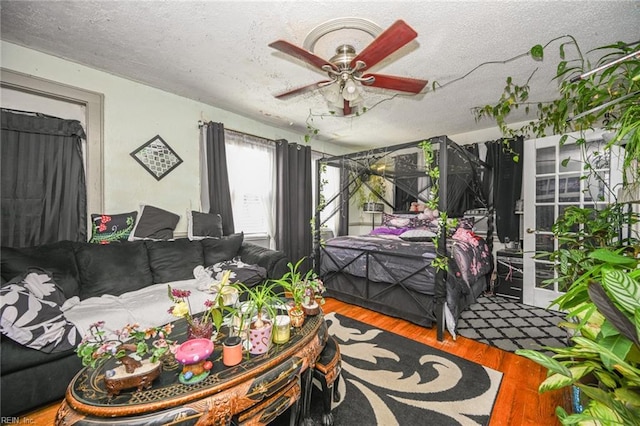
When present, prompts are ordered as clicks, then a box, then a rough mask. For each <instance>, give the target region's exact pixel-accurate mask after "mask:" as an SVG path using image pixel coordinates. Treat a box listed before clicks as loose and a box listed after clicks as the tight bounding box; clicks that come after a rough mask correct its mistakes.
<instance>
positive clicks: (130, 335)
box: [76, 321, 177, 368]
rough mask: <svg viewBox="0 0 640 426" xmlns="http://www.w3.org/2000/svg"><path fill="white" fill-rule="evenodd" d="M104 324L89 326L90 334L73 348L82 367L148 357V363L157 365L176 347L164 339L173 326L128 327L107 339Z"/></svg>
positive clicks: (116, 331)
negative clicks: (149, 358)
mask: <svg viewBox="0 0 640 426" xmlns="http://www.w3.org/2000/svg"><path fill="white" fill-rule="evenodd" d="M104 325H105V322H104V321H99V322H97V323H94V324H91V326H90V327H89V333H88V334H87V335H86V336H85V337H84V338H83V339H82V341H81V342H80V344H79V345H78V347H77V348H76V354H77V355H78V357H80V359H82V365H84V366H85V367H87V366H91V367H93V368H95V367H96V366H97V365H99V364H101V363H102V362H104V361H106V360H107V359H109V358H117V359H123V358H125V357H136V358H142V357H143V356H144V355H147V354H151V362H156V361H158V359H160V357H162V356H163V355H164V354H165V353H167V352H168V351H170V350H172V349H175V348H176V347H177V345H176V344H175V342H173V341H171V340H169V339H168V338H167V337H168V336H169V334H171V331H172V330H173V324H166V325H163V326H161V327H151V328H147V329H144V330H142V329H140V326H139V325H138V324H127V325H126V326H125V327H123V328H122V329H120V330H115V331H114V335H115V337H107V332H106V331H105V329H104ZM151 339H155V340H154V341H153V342H151V345H149V343H148V341H149V340H151Z"/></svg>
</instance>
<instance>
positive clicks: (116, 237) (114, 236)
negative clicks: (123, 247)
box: [89, 212, 138, 244]
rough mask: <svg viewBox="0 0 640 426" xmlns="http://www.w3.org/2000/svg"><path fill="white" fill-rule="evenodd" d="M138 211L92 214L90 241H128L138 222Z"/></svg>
mask: <svg viewBox="0 0 640 426" xmlns="http://www.w3.org/2000/svg"><path fill="white" fill-rule="evenodd" d="M137 217H138V212H131V213H122V214H112V215H109V214H92V215H91V239H90V240H89V242H90V243H98V244H109V243H111V242H114V241H127V240H128V239H129V236H130V235H131V231H133V227H134V225H135V224H136V218H137Z"/></svg>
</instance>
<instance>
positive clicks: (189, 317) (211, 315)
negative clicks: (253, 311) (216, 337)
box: [167, 271, 232, 330]
mask: <svg viewBox="0 0 640 426" xmlns="http://www.w3.org/2000/svg"><path fill="white" fill-rule="evenodd" d="M230 273H231V271H225V273H224V274H223V275H222V279H221V281H220V284H219V286H220V287H219V288H220V290H221V291H218V293H217V296H216V298H215V300H206V301H205V302H204V306H205V308H206V309H205V310H204V313H203V314H202V316H201V317H194V315H193V313H192V310H191V304H190V302H189V296H191V291H190V290H180V289H177V288H171V286H170V285H169V286H167V287H168V295H169V300H171V302H172V303H173V305H172V306H171V307H170V308H169V311H168V312H169V313H170V314H171V315H173V316H175V317H177V318H184V319H185V320H186V321H187V324H188V325H189V327H199V326H203V325H206V324H209V323H213V325H214V326H215V328H216V330H220V327H221V326H222V320H223V318H224V313H225V312H226V311H232V308H230V307H227V306H225V304H224V296H225V293H224V291H222V289H223V288H224V287H225V286H228V282H229V274H230Z"/></svg>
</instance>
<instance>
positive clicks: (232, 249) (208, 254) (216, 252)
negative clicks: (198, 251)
mask: <svg viewBox="0 0 640 426" xmlns="http://www.w3.org/2000/svg"><path fill="white" fill-rule="evenodd" d="M242 241H244V233H242V232H240V233H238V234H232V235H229V236H226V237H222V238H207V239H204V240H202V241H201V243H202V249H203V250H204V265H205V266H211V265H213V264H215V263H218V262H222V261H223V260H231V259H233V258H234V257H236V256H237V255H238V251H239V250H240V246H241V245H242Z"/></svg>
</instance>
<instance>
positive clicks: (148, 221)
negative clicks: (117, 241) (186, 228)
mask: <svg viewBox="0 0 640 426" xmlns="http://www.w3.org/2000/svg"><path fill="white" fill-rule="evenodd" d="M179 220H180V215H177V214H175V213H171V212H169V211H166V210H163V209H160V208H158V207H154V206H147V205H142V206H141V207H140V216H139V218H138V222H137V223H136V226H135V227H134V228H133V232H132V233H131V235H130V236H129V241H133V240H147V239H148V240H171V239H173V231H174V230H175V229H176V225H177V224H178V221H179Z"/></svg>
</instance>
